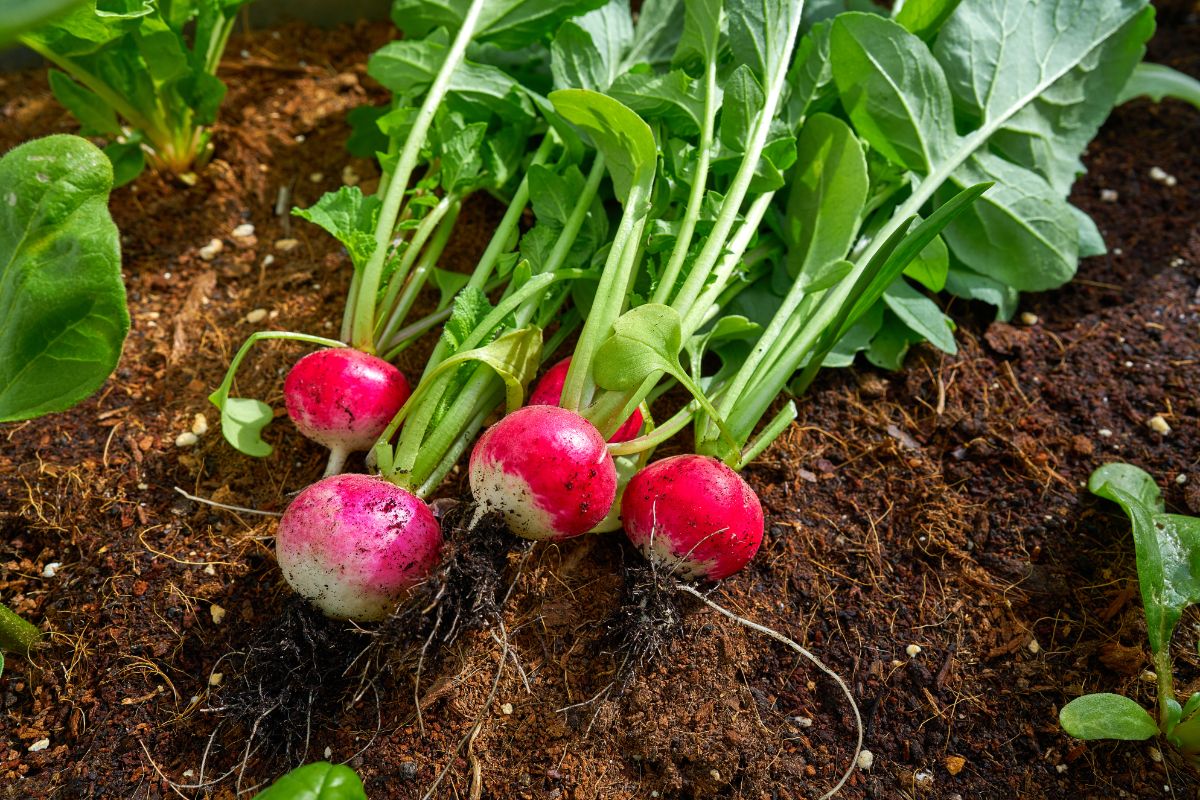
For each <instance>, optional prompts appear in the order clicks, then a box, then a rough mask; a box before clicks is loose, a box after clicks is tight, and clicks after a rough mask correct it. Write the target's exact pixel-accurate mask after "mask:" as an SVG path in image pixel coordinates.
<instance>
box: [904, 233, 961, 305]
mask: <svg viewBox="0 0 1200 800" xmlns="http://www.w3.org/2000/svg"><path fill="white" fill-rule="evenodd" d="M949 272H950V251H949V250H947V249H946V241H945V240H944V239H943V238H942V237H941V236H937V237H935V238H934V240H933V241H932V242H930V243H929V244H927V245H926V246H925V249H924V250H922V251H921V252H920V253H919V254H917V257H916V258H914V259H913V261H912V263H911V264H909V265H908V266H907V267H905V268H904V274H905V275H907V276H908V277H910V278H912V279H913V280H914V281H916V282H917V283H919V284H921V285H922V286H924V287H925V288H926V289H928V290H929V291H931V292H940V291H941V290H942V289H945V288H946V276H947V274H948V273H949Z"/></svg>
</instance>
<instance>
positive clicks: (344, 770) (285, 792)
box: [254, 761, 367, 800]
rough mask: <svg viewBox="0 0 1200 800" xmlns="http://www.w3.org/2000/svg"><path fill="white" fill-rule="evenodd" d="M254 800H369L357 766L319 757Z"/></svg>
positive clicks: (290, 773)
mask: <svg viewBox="0 0 1200 800" xmlns="http://www.w3.org/2000/svg"><path fill="white" fill-rule="evenodd" d="M254 800H367V793H366V791H365V790H364V789H363V785H362V781H361V780H359V778H358V775H356V774H355V773H354V770H352V769H350V768H349V767H347V766H346V765H345V764H336V765H334V764H329V763H326V762H324V761H319V762H317V763H315V764H305V765H304V766H303V767H297V768H296V769H294V770H292V771H291V772H289V773H288V774H286V775H284V776H283V777H282V778H280V779H279V780H277V781H275V783H273V784H271V785H270V786H269V787H267V788H266V789H264V790H263V791H261V792H259V793H258V794H256V795H255V796H254Z"/></svg>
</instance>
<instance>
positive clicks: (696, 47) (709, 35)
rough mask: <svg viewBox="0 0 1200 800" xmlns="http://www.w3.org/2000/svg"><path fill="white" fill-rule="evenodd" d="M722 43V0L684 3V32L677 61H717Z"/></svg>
mask: <svg viewBox="0 0 1200 800" xmlns="http://www.w3.org/2000/svg"><path fill="white" fill-rule="evenodd" d="M720 45H721V0H690V2H685V3H684V4H683V33H682V35H681V36H680V37H679V45H678V47H677V48H676V49H675V58H674V60H675V62H676V63H687V62H691V61H699V62H700V63H702V64H708V63H715V62H716V60H717V55H718V51H719V48H720Z"/></svg>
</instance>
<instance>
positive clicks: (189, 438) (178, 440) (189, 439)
mask: <svg viewBox="0 0 1200 800" xmlns="http://www.w3.org/2000/svg"><path fill="white" fill-rule="evenodd" d="M198 441H200V437H199V436H197V435H196V434H194V433H192V432H191V431H184V432H183V433H181V434H179V435H178V436H176V437H175V446H176V447H195V446H196V442H198Z"/></svg>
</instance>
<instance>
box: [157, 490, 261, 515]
mask: <svg viewBox="0 0 1200 800" xmlns="http://www.w3.org/2000/svg"><path fill="white" fill-rule="evenodd" d="M175 491H177V492H179V493H180V494H181V495H183V496H184V497H186V498H187V499H188V500H191V501H192V502H193V503H203V504H204V505H206V506H212V507H213V508H223V509H225V510H226V511H238V512H241V513H242V514H262V515H263V516H264V517H282V516H283V514H280V513H279V512H278V511H259V510H258V509H257V508H246V507H245V506H231V505H226V504H225V503H218V502H217V501H216V500H208V499H206V498H203V497H198V496H196V495H194V494H189V493H188V492H185V491H184V490H183V489H180V488H179V487H178V486H176V487H175Z"/></svg>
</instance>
